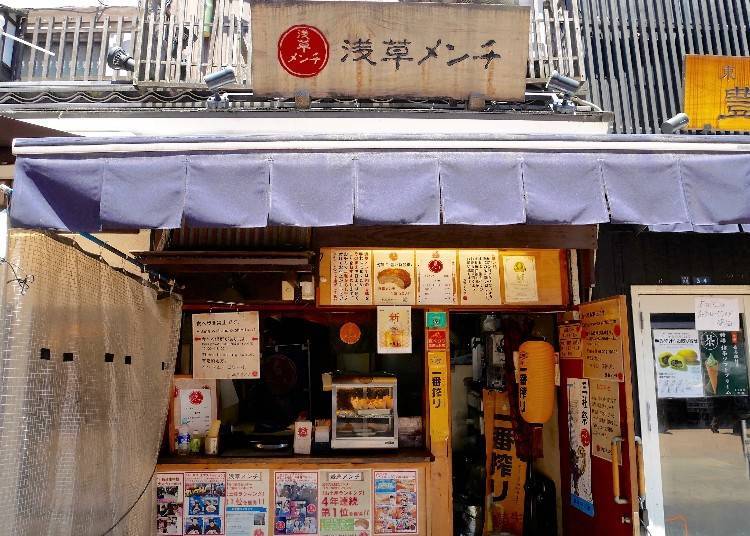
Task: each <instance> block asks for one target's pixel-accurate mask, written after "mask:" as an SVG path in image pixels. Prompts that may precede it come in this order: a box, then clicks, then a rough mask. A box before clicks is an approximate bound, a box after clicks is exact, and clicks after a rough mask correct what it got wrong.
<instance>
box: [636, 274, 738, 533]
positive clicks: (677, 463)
mask: <svg viewBox="0 0 750 536" xmlns="http://www.w3.org/2000/svg"><path fill="white" fill-rule="evenodd" d="M632 298H633V312H634V314H633V316H634V318H633V324H634V332H635V343H636V354H637V373H636V374H637V378H638V401H639V406H640V418H641V436H642V439H643V453H644V456H643V459H644V463H643V471H644V476H645V483H646V486H645V497H644V498H643V502H644V504H642V506H645V507H646V508H647V512H648V515H647V516H646V519H644V524H645V523H647V525H648V531H649V534H651V535H653V536H662V535H666V536H672V535H674V536H685V535H690V536H715V535H719V534H721V535H723V536H739V535H750V521H748V511H749V510H750V465H749V463H750V452H748V448H750V445H749V444H748V441H747V440H746V439H750V436H748V435H747V428H748V426H747V425H748V424H750V396H748V395H749V394H750V389H749V386H748V384H749V382H748V314H750V288H748V287H703V286H700V287H633V293H632Z"/></svg>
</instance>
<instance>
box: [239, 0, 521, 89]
mask: <svg viewBox="0 0 750 536" xmlns="http://www.w3.org/2000/svg"><path fill="white" fill-rule="evenodd" d="M251 35H252V36H253V42H252V81H253V92H254V93H255V94H256V95H273V96H292V95H295V94H299V93H300V92H302V93H308V94H310V95H311V96H313V97H324V96H354V97H375V96H410V97H428V96H429V97H452V98H457V99H466V98H468V97H469V95H470V94H480V95H482V96H484V97H486V98H488V99H497V100H516V101H519V100H523V97H524V91H525V88H526V70H527V59H528V51H529V8H527V7H517V6H499V5H476V4H438V3H413V4H409V3H396V2H393V3H390V2H386V3H380V2H378V3H375V2H264V3H261V2H256V3H255V4H253V6H252V32H251Z"/></svg>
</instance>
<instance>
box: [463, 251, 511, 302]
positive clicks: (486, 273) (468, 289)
mask: <svg viewBox="0 0 750 536" xmlns="http://www.w3.org/2000/svg"><path fill="white" fill-rule="evenodd" d="M498 257H499V255H498V251H497V250H496V249H491V250H482V249H462V250H459V252H458V273H459V274H460V278H461V305H500V303H501V298H500V263H499V260H498Z"/></svg>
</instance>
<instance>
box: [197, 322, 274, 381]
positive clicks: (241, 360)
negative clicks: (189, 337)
mask: <svg viewBox="0 0 750 536" xmlns="http://www.w3.org/2000/svg"><path fill="white" fill-rule="evenodd" d="M259 377H260V326H259V322H258V312H257V311H247V312H242V313H240V312H236V313H207V314H194V315H193V378H196V379H207V378H210V379H224V380H232V379H258V378H259Z"/></svg>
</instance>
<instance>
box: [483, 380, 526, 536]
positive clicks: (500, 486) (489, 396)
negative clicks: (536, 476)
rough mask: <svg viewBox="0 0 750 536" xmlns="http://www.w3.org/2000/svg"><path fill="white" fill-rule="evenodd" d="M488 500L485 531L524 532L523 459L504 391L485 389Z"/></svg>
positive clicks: (524, 477) (524, 479)
mask: <svg viewBox="0 0 750 536" xmlns="http://www.w3.org/2000/svg"><path fill="white" fill-rule="evenodd" d="M483 402H484V404H483V405H484V429H485V439H486V452H487V490H486V491H487V504H486V515H485V518H486V520H485V524H484V534H497V533H508V534H513V535H519V536H520V535H521V534H523V509H524V500H525V496H526V492H525V490H524V485H525V483H526V462H523V461H521V460H520V459H519V458H518V455H517V454H516V436H515V432H514V431H513V420H512V417H511V412H510V401H509V399H508V393H507V392H501V391H490V390H488V389H485V390H484V393H483Z"/></svg>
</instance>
